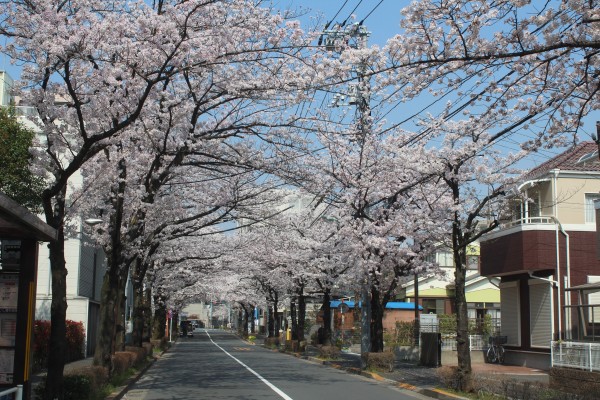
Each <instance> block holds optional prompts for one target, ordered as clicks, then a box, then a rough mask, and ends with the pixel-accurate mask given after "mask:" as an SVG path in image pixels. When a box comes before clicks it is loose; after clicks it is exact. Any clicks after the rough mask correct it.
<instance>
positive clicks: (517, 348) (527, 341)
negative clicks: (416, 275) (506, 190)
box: [481, 142, 600, 368]
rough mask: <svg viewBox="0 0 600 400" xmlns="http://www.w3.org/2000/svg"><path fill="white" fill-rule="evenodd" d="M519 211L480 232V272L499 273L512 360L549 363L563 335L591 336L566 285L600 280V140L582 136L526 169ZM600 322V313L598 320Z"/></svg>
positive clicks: (503, 321) (508, 359) (516, 204)
mask: <svg viewBox="0 0 600 400" xmlns="http://www.w3.org/2000/svg"><path fill="white" fill-rule="evenodd" d="M519 190H520V191H521V192H522V193H524V194H525V195H526V197H527V198H528V199H529V201H521V200H517V199H516V200H515V201H514V203H513V217H512V219H511V220H509V221H504V223H503V224H502V225H501V227H500V229H499V230H496V231H494V232H492V233H490V234H488V235H486V236H484V237H483V238H482V239H481V274H482V275H484V276H488V277H499V278H500V279H501V283H500V301H501V325H502V335H505V336H507V340H508V343H507V344H506V346H505V347H506V350H507V354H506V362H507V363H510V364H515V365H527V366H532V367H538V368H548V367H550V365H551V345H552V341H556V340H587V339H588V338H587V337H583V334H584V332H583V329H582V327H581V323H580V322H581V321H580V320H579V316H578V315H577V312H576V311H575V310H577V309H576V308H574V307H573V306H574V305H576V303H577V301H578V299H577V297H576V295H575V292H574V291H568V290H565V288H570V287H576V286H578V285H582V284H586V283H590V282H597V281H600V262H599V261H598V259H597V257H596V221H595V212H594V200H595V199H598V198H600V162H599V161H598V146H597V145H596V144H595V143H593V142H584V143H580V144H578V145H576V146H574V147H573V148H571V149H569V150H567V151H566V152H564V153H563V154H561V155H559V156H557V157H555V158H553V159H551V160H549V161H547V162H545V163H543V164H541V165H540V166H538V167H537V168H535V169H533V170H531V171H530V172H529V173H527V174H526V175H525V176H524V179H523V182H522V184H521V185H520V186H519ZM599 322H600V320H599Z"/></svg>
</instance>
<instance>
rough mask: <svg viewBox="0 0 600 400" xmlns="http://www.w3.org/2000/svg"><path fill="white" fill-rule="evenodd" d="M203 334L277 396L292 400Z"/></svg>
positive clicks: (207, 334)
mask: <svg viewBox="0 0 600 400" xmlns="http://www.w3.org/2000/svg"><path fill="white" fill-rule="evenodd" d="M204 332H206V336H208V338H209V339H210V341H211V342H212V344H214V345H215V346H217V347H218V348H219V349H220V350H221V351H222V352H223V353H225V354H227V355H228V356H229V357H231V358H233V359H234V360H235V361H237V363H238V364H240V365H241V366H242V367H244V368H246V369H247V370H248V371H250V372H252V374H254V376H256V377H257V378H258V379H260V380H261V381H262V382H263V383H264V384H265V385H267V386H268V387H270V388H271V389H272V390H273V391H274V392H275V393H277V394H278V395H280V396H281V397H282V398H283V399H285V400H294V399H292V398H291V397H290V396H288V395H287V394H285V393H283V392H282V391H281V389H279V388H278V387H277V386H275V385H273V384H272V383H271V382H269V381H268V380H266V379H265V378H263V377H262V376H260V374H259V373H258V372H256V371H254V370H253V369H252V368H250V367H249V366H247V365H246V364H244V363H243V362H241V361H240V360H238V359H237V358H235V357H234V356H232V355H231V354H229V353H228V352H227V350H225V349H224V348H222V347H221V346H219V345H218V344H216V343H215V341H214V340H212V338H211V337H210V334H209V333H208V331H207V330H205V331H204Z"/></svg>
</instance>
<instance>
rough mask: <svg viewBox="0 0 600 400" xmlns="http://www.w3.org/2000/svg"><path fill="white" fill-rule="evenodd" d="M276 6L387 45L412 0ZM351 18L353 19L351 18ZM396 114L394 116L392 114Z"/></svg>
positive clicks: (6, 65) (279, 2) (3, 63)
mask: <svg viewBox="0 0 600 400" xmlns="http://www.w3.org/2000/svg"><path fill="white" fill-rule="evenodd" d="M273 1H274V4H275V7H279V8H291V9H300V8H301V9H305V10H306V11H307V14H306V15H305V16H303V17H302V18H301V20H302V23H303V24H308V25H314V24H315V23H316V21H317V20H318V21H320V22H321V23H324V22H326V21H330V20H334V22H342V21H344V20H345V19H347V18H349V17H350V15H351V13H352V12H353V14H354V15H355V16H356V20H357V21H360V20H362V19H365V18H366V19H365V21H364V25H365V26H366V27H367V29H368V30H369V31H370V32H371V36H370V38H369V44H371V45H373V44H376V45H380V46H381V45H384V44H385V42H386V41H387V39H388V38H390V37H392V36H394V35H396V34H398V33H399V32H400V27H399V26H400V17H401V16H400V10H401V8H402V7H405V6H407V5H408V4H409V3H410V1H409V0H383V1H382V0H273ZM348 21H350V20H348ZM1 57H2V58H0V70H5V71H8V73H9V74H10V75H11V76H12V77H13V78H15V79H17V78H18V77H19V68H17V67H14V66H12V65H11V64H10V60H8V59H7V58H6V56H4V55H2V56H1ZM392 117H393V116H392ZM596 120H600V115H598V114H595V115H592V116H588V117H586V118H585V119H584V121H585V127H584V128H583V129H582V131H581V132H580V140H590V137H591V134H592V133H594V132H595V130H596V128H595V121H596ZM560 152H561V150H558V149H555V150H552V151H544V152H541V153H539V154H538V155H535V156H534V157H533V158H532V159H531V160H530V163H531V165H536V164H539V163H541V162H543V161H546V160H547V159H548V158H550V157H552V156H554V155H556V154H558V153H560Z"/></svg>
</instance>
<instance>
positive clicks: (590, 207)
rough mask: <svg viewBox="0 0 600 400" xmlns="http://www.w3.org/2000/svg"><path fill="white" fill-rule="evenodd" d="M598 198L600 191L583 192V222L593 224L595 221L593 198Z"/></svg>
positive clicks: (599, 197)
mask: <svg viewBox="0 0 600 400" xmlns="http://www.w3.org/2000/svg"><path fill="white" fill-rule="evenodd" d="M596 199H600V193H586V194H585V222H586V223H590V224H593V223H595V222H596V210H595V209H594V200H596Z"/></svg>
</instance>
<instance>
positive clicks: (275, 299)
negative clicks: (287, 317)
mask: <svg viewBox="0 0 600 400" xmlns="http://www.w3.org/2000/svg"><path fill="white" fill-rule="evenodd" d="M278 309H279V296H278V295H277V292H274V295H273V319H274V321H273V330H274V332H273V333H274V336H275V337H277V336H279V330H280V329H281V324H280V323H279V314H278V312H277V310H278Z"/></svg>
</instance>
